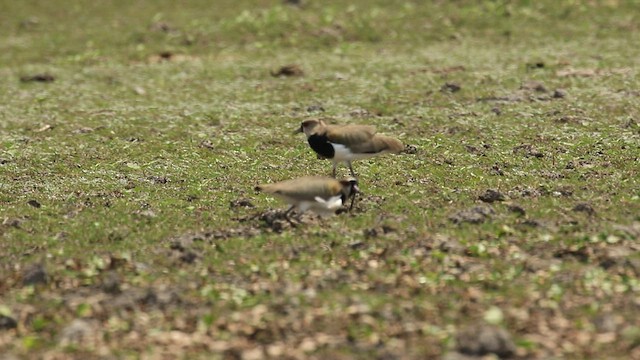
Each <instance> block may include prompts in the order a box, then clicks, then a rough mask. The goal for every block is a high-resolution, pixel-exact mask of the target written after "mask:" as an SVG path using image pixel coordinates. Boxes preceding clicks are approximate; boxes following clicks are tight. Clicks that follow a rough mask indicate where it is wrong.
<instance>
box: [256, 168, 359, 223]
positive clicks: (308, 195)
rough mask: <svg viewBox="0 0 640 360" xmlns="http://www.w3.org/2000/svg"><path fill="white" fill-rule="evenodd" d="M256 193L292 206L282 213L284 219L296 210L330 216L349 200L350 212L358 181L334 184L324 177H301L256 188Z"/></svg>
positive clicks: (333, 180) (334, 182)
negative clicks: (274, 197)
mask: <svg viewBox="0 0 640 360" xmlns="http://www.w3.org/2000/svg"><path fill="white" fill-rule="evenodd" d="M256 190H258V191H264V192H266V193H269V194H273V195H275V196H276V197H279V198H281V199H283V200H284V201H286V202H288V203H289V204H291V207H290V208H289V209H288V210H287V211H286V212H285V215H284V216H285V218H288V215H289V213H290V212H291V211H292V210H293V209H296V208H297V209H298V210H299V211H300V212H301V213H302V212H305V211H307V210H312V211H314V212H316V213H318V214H320V215H321V216H329V215H333V214H335V212H336V210H337V209H338V208H340V207H341V206H342V205H343V204H344V203H345V202H346V201H347V198H349V197H350V198H351V207H350V208H349V210H351V208H352V207H353V202H354V200H355V196H356V193H357V192H358V191H359V189H358V181H357V180H356V179H354V178H347V179H344V180H336V179H332V178H330V177H324V176H304V177H301V178H297V179H291V180H285V181H281V182H277V183H274V184H264V185H258V186H256Z"/></svg>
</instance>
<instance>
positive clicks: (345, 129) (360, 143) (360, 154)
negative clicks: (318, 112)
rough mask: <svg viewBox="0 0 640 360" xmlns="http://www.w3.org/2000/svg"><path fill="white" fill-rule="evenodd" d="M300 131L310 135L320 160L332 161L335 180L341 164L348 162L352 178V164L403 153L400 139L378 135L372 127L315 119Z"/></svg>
mask: <svg viewBox="0 0 640 360" xmlns="http://www.w3.org/2000/svg"><path fill="white" fill-rule="evenodd" d="M299 132H302V133H304V134H305V135H306V136H307V141H308V142H309V146H311V148H312V149H313V151H315V152H316V153H317V154H318V156H319V157H321V158H325V159H331V161H333V177H336V166H337V165H338V163H340V162H344V163H347V165H348V166H349V171H351V176H355V173H354V172H353V167H352V166H351V161H353V160H359V159H367V158H370V157H373V156H376V155H380V154H385V153H399V152H401V151H403V150H404V145H402V142H400V140H398V139H394V138H392V137H389V136H385V135H380V134H376V128H375V127H374V126H371V125H327V124H326V123H325V122H324V121H323V120H315V119H313V120H305V121H303V122H302V124H300V129H298V130H296V133H299Z"/></svg>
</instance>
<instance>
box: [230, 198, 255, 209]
mask: <svg viewBox="0 0 640 360" xmlns="http://www.w3.org/2000/svg"><path fill="white" fill-rule="evenodd" d="M229 206H230V207H231V208H232V209H236V208H254V207H255V205H253V203H251V201H250V200H249V199H245V198H240V199H236V200H232V201H230V202H229Z"/></svg>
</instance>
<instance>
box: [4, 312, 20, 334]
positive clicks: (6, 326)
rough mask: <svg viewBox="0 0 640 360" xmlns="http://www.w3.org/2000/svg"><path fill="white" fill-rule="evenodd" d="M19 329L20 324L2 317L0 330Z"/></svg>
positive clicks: (10, 318)
mask: <svg viewBox="0 0 640 360" xmlns="http://www.w3.org/2000/svg"><path fill="white" fill-rule="evenodd" d="M17 327H18V322H17V321H16V320H15V319H14V318H12V317H9V316H5V315H0V330H9V329H15V328H17Z"/></svg>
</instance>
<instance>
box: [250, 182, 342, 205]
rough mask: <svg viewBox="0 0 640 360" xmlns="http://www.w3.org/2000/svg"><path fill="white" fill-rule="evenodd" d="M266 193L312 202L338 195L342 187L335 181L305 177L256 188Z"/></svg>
mask: <svg viewBox="0 0 640 360" xmlns="http://www.w3.org/2000/svg"><path fill="white" fill-rule="evenodd" d="M257 188H258V190H261V191H264V192H266V193H270V194H275V195H283V196H286V197H289V198H293V199H297V200H301V201H302V200H308V201H313V200H315V198H316V197H318V196H319V197H321V198H323V199H328V198H330V197H332V196H336V195H337V194H339V193H340V190H341V189H342V185H341V184H340V182H339V181H338V180H336V179H332V178H328V177H321V176H305V177H301V178H297V179H292V180H286V181H281V182H277V183H274V184H265V185H260V186H258V187H257Z"/></svg>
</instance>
